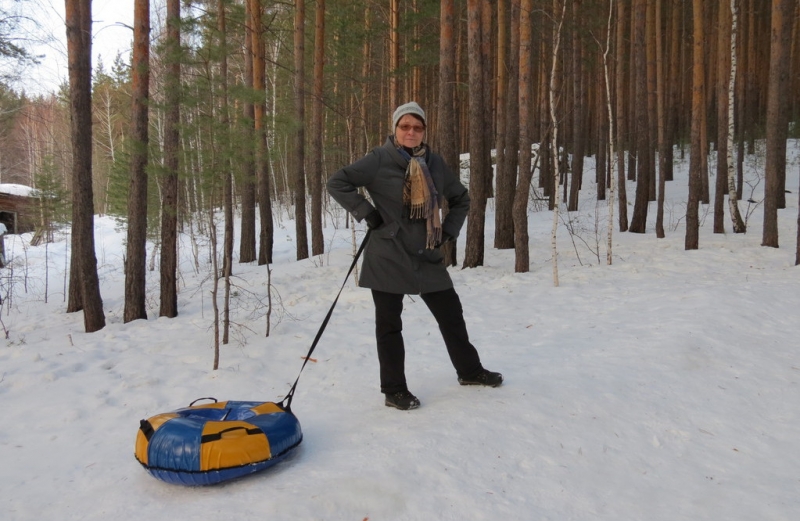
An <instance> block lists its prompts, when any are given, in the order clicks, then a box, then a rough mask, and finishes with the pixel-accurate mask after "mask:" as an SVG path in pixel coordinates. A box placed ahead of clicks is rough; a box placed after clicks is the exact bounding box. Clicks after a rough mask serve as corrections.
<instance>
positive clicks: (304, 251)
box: [293, 0, 308, 260]
mask: <svg viewBox="0 0 800 521" xmlns="http://www.w3.org/2000/svg"><path fill="white" fill-rule="evenodd" d="M294 16H295V17H294V103H295V106H294V108H295V112H294V116H295V126H296V129H295V132H294V143H293V147H294V148H293V150H294V180H293V181H294V183H293V184H294V219H295V235H296V241H297V244H296V248H297V260H303V259H307V258H308V232H307V230H306V177H305V139H306V138H305V119H306V118H305V103H304V102H305V99H304V98H305V96H304V93H305V23H306V6H305V0H295V15H294Z"/></svg>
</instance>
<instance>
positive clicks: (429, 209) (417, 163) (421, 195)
mask: <svg viewBox="0 0 800 521" xmlns="http://www.w3.org/2000/svg"><path fill="white" fill-rule="evenodd" d="M395 145H396V143H395ZM397 149H398V151H399V152H400V155H402V156H403V157H405V158H406V159H408V166H407V167H406V182H405V187H404V189H403V204H404V205H406V206H407V207H408V210H409V211H408V215H409V218H411V219H425V221H426V229H427V234H426V238H425V248H427V249H429V250H432V249H434V248H435V247H436V245H437V244H440V243H441V242H442V215H441V211H440V204H439V194H438V193H437V191H436V186H435V185H434V184H433V178H432V177H431V173H430V170H428V165H427V163H426V162H425V157H424V155H425V151H426V150H425V147H424V146H420V147H419V148H418V149H415V150H414V156H413V157H412V156H411V155H409V154H408V152H406V150H405V149H404V148H403V147H402V146H398V147H397Z"/></svg>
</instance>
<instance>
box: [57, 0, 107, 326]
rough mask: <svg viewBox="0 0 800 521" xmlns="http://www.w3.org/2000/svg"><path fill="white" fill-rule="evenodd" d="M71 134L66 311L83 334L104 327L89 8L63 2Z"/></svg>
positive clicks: (84, 1)
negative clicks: (75, 316)
mask: <svg viewBox="0 0 800 521" xmlns="http://www.w3.org/2000/svg"><path fill="white" fill-rule="evenodd" d="M66 27H67V53H68V60H69V104H70V116H71V123H72V124H71V134H72V253H71V255H70V280H69V301H68V305H67V312H68V313H72V312H75V311H80V310H81V309H82V310H83V325H84V329H85V331H86V332H87V333H92V332H94V331H98V330H100V329H103V328H104V327H105V325H106V318H105V314H104V313H103V300H102V298H101V297H100V281H99V279H98V276H97V258H96V257H95V251H94V195H93V192H92V85H91V80H92V4H91V2H90V1H89V0H66Z"/></svg>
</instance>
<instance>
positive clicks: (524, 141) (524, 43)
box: [513, 0, 533, 273]
mask: <svg viewBox="0 0 800 521" xmlns="http://www.w3.org/2000/svg"><path fill="white" fill-rule="evenodd" d="M532 8H533V1H532V0H522V2H521V4H520V9H519V118H518V119H519V181H518V182H517V189H516V193H515V194H514V207H513V218H514V271H515V272H516V273H527V272H528V271H530V252H529V250H528V240H529V237H528V194H529V193H530V189H531V179H532V177H533V170H532V168H531V137H530V127H531V97H530V93H531V77H532V73H531V66H532V59H533V57H532V56H531V54H532V53H531V47H532V44H531V40H532V31H531V11H532Z"/></svg>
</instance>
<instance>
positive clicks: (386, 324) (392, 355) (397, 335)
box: [372, 288, 483, 394]
mask: <svg viewBox="0 0 800 521" xmlns="http://www.w3.org/2000/svg"><path fill="white" fill-rule="evenodd" d="M404 297H405V295H402V294H397V293H386V292H383V291H376V290H372V300H373V301H374V302H375V337H376V338H377V341H378V362H379V363H380V369H381V392H382V393H387V394H390V393H395V392H397V391H406V390H408V387H407V386H406V374H405V346H404V344H403V320H402V318H401V315H402V313H403V298H404ZM420 297H421V298H422V300H423V301H424V302H425V304H426V305H427V306H428V309H430V310H431V313H433V316H434V318H435V319H436V322H437V323H438V324H439V331H441V333H442V338H443V339H444V343H445V346H447V353H448V354H449V355H450V361H451V362H452V363H453V367H455V369H456V374H457V375H458V376H459V377H461V378H469V377H472V376H475V375H476V374H477V373H479V372H480V371H481V370H482V369H483V366H482V365H481V360H480V357H479V356H478V350H477V349H475V346H473V345H472V344H471V343H470V341H469V335H468V334H467V324H466V323H465V322H464V312H463V308H462V307H461V300H460V299H459V298H458V294H457V293H456V291H455V290H454V289H452V288H451V289H448V290H445V291H437V292H435V293H425V294H422V295H420Z"/></svg>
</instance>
